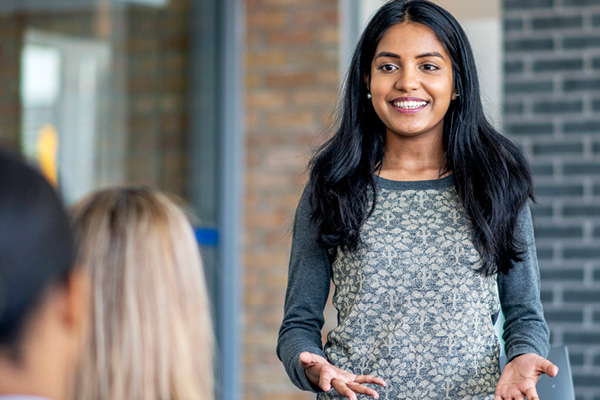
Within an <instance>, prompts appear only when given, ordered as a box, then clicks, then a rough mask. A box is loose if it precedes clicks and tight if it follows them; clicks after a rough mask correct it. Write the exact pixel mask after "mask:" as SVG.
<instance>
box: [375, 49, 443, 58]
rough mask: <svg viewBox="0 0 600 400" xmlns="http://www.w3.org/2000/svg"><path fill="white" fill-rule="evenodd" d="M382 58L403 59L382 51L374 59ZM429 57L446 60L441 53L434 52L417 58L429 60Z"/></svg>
mask: <svg viewBox="0 0 600 400" xmlns="http://www.w3.org/2000/svg"><path fill="white" fill-rule="evenodd" d="M380 57H389V58H398V59H400V58H401V57H400V56H399V55H398V54H396V53H390V52H389V51H382V52H380V53H377V55H375V57H374V58H373V59H377V58H380ZM427 57H439V58H441V59H442V60H445V58H444V56H443V55H442V54H441V53H438V52H437V51H432V52H430V53H423V54H419V55H418V56H416V57H415V58H417V59H418V58H427Z"/></svg>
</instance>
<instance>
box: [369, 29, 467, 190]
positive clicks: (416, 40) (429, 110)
mask: <svg viewBox="0 0 600 400" xmlns="http://www.w3.org/2000/svg"><path fill="white" fill-rule="evenodd" d="M369 77H370V78H369V79H368V82H367V86H368V90H369V91H370V93H371V101H372V103H373V108H374V109H375V112H376V113H377V115H378V116H379V118H380V119H381V121H382V122H383V123H384V124H385V126H386V156H385V157H384V159H383V164H382V168H381V172H380V176H382V177H384V178H389V179H394V180H407V179H409V180H411V179H412V180H416V179H429V178H432V177H433V178H435V177H437V176H438V173H439V168H440V165H439V162H438V161H437V160H436V158H438V159H439V158H441V157H442V156H443V144H442V136H443V125H444V116H445V115H446V111H447V110H448V107H449V105H450V101H452V100H455V99H456V89H455V88H454V83H453V78H452V60H451V58H450V56H449V54H448V52H447V51H446V49H445V48H444V46H443V45H442V43H440V41H439V40H438V39H437V37H436V35H435V33H434V32H433V31H432V30H431V29H429V28H428V27H426V26H425V25H422V24H418V23H413V22H403V23H401V24H398V25H394V26H392V27H391V28H390V29H389V30H388V31H387V32H386V34H385V35H384V36H383V38H382V39H381V41H380V42H379V44H378V45H377V50H376V55H375V57H374V58H373V62H372V64H371V72H370V75H369ZM417 137H418V138H417ZM406 140H411V141H413V140H419V142H420V144H419V146H420V147H422V148H431V149H437V150H438V152H439V153H440V154H439V155H438V157H429V160H431V161H433V163H429V164H427V165H415V166H413V168H410V166H406V165H403V161H404V160H405V159H406V157H403V156H402V155H401V154H397V153H396V152H395V151H401V150H402V149H406V148H407V147H406V146H405V145H403V143H404V142H405V141H406ZM398 163H399V164H398ZM406 167H408V169H407V168H406ZM405 172H407V173H405Z"/></svg>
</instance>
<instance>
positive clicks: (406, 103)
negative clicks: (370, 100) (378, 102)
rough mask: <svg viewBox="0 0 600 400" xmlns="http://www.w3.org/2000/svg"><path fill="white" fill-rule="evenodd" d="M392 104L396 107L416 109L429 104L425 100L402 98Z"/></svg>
mask: <svg viewBox="0 0 600 400" xmlns="http://www.w3.org/2000/svg"><path fill="white" fill-rule="evenodd" d="M392 105H393V106H394V107H396V108H400V109H404V110H416V109H418V108H422V107H425V106H426V105H427V102H426V101H425V100H420V101H417V100H400V101H392Z"/></svg>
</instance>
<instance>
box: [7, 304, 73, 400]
mask: <svg viewBox="0 0 600 400" xmlns="http://www.w3.org/2000/svg"><path fill="white" fill-rule="evenodd" d="M53 313H54V311H53V309H52V308H51V307H42V310H40V312H39V313H38V314H36V315H35V317H36V318H35V321H30V324H27V325H26V329H24V331H25V332H27V333H26V334H25V336H24V337H23V341H22V343H21V346H20V349H21V353H20V356H21V357H20V360H19V362H14V361H13V360H12V359H9V358H7V357H4V356H3V355H0V394H21V395H29V396H38V397H44V398H48V399H52V400H64V399H66V398H67V395H68V391H69V388H70V384H71V381H70V380H69V379H70V378H69V377H70V376H71V375H72V374H73V372H74V363H73V360H74V357H73V350H72V349H73V345H72V343H73V341H74V340H75V338H74V337H72V336H67V335H66V334H65V333H64V331H62V330H60V329H59V328H57V323H55V322H54V321H56V320H57V318H56V317H55V316H54V315H53Z"/></svg>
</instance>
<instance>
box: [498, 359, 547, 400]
mask: <svg viewBox="0 0 600 400" xmlns="http://www.w3.org/2000/svg"><path fill="white" fill-rule="evenodd" d="M542 374H546V375H548V376H550V377H554V376H556V374H558V367H557V366H556V365H554V364H552V363H551V362H550V361H548V360H546V359H545V358H542V357H540V356H538V355H536V354H532V353H528V354H521V355H520V356H517V357H515V358H514V359H513V360H512V361H511V362H509V363H508V364H506V366H505V367H504V371H503V372H502V375H501V376H500V381H499V382H498V386H496V396H495V397H494V400H525V396H527V399H528V400H540V398H539V396H538V394H537V391H536V390H535V384H536V383H537V381H538V379H540V376H542Z"/></svg>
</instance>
